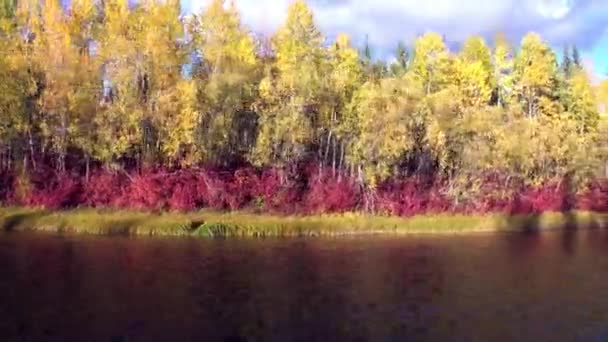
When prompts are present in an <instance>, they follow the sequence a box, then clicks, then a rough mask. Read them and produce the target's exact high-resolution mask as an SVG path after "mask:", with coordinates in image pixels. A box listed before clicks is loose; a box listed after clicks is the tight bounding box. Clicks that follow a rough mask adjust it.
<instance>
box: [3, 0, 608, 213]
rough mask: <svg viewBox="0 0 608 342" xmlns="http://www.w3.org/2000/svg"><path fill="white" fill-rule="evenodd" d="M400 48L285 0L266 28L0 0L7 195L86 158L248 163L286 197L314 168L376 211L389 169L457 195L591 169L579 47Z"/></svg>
mask: <svg viewBox="0 0 608 342" xmlns="http://www.w3.org/2000/svg"><path fill="white" fill-rule="evenodd" d="M396 45H397V47H396V51H395V56H396V60H395V61H393V62H391V63H387V62H384V61H379V62H378V61H373V60H372V58H371V56H370V52H369V50H370V49H369V47H364V48H363V49H361V52H360V51H359V49H357V48H356V47H354V46H352V44H351V42H350V40H349V37H348V36H347V35H343V34H342V35H339V36H338V37H337V38H336V40H335V41H334V42H327V41H326V40H325V39H324V38H323V36H322V34H321V32H320V31H319V29H318V28H317V27H316V26H315V23H314V20H313V14H312V13H311V11H310V9H309V8H308V6H307V5H306V3H305V1H299V0H298V1H295V2H293V4H292V5H291V6H290V7H289V10H288V13H287V18H286V20H285V22H284V23H283V24H282V25H281V27H280V28H279V29H278V31H277V32H275V33H274V34H273V35H272V37H270V38H266V37H260V36H254V35H252V34H251V33H250V32H249V31H247V29H246V28H245V27H244V26H243V25H242V24H241V21H240V18H239V14H238V11H237V9H236V8H235V7H234V6H233V5H227V4H224V1H222V0H214V1H212V2H211V4H210V5H209V6H208V7H207V8H205V9H204V10H203V12H202V13H197V14H195V15H192V16H188V17H181V16H180V5H179V1H178V0H163V1H160V0H143V1H140V2H138V3H137V4H136V5H132V4H131V5H130V4H129V2H128V1H127V0H103V1H95V0H72V1H71V2H70V4H69V6H68V7H67V8H64V7H62V6H61V5H60V3H59V2H58V1H55V0H45V1H39V0H22V1H18V2H17V1H15V0H0V115H1V116H2V117H1V119H0V164H1V165H0V167H1V168H2V170H4V171H3V172H4V173H3V174H5V175H7V176H6V177H5V179H4V182H3V183H4V187H5V188H6V189H5V190H4V191H5V193H6V195H5V197H7V198H9V197H11V196H13V197H19V196H18V193H21V192H23V191H25V190H23V188H25V189H26V190H27V189H30V188H31V186H30V188H28V186H27V183H28V181H24V177H25V178H27V177H28V176H27V175H30V177H34V176H32V175H34V174H38V175H40V174H45V175H46V174H48V170H49V169H53V170H56V173H55V174H56V175H64V174H66V173H70V174H71V175H72V176H74V175H76V176H77V177H82V179H80V180H79V182H81V183H82V184H85V185H86V184H88V183H89V181H90V178H91V177H92V174H93V173H95V172H98V171H96V170H105V171H104V172H106V173H108V172H109V173H113V174H116V175H121V176H117V177H127V178H126V179H131V180H132V178H133V177H134V176H137V175H141V174H142V173H146V172H150V171H149V170H150V169H151V168H154V169H155V170H160V169H162V170H173V172H174V173H175V170H180V169H181V170H194V169H195V168H196V167H200V166H205V167H206V168H209V167H211V166H212V167H214V168H215V169H216V170H218V169H221V170H231V171H234V170H235V169H237V168H241V167H246V166H254V167H255V168H256V170H257V171H256V172H258V175H257V176H256V177H258V179H261V178H259V177H262V176H261V172H262V170H272V172H273V173H272V174H273V175H276V177H278V178H277V179H278V184H279V185H283V184H292V185H293V184H294V182H295V183H297V184H303V185H301V186H300V188H302V189H305V190H302V189H300V190H298V191H300V192H302V191H304V192H306V191H309V192H310V191H312V190H311V189H312V188H311V186H310V184H312V183H311V182H312V179H313V178H314V179H315V180H317V181H319V180H323V182H325V183H326V184H327V189H331V188H332V186H337V187H338V188H340V187H344V188H347V189H348V190H344V189H342V190H340V191H346V192H347V193H348V195H345V196H346V197H348V199H343V200H344V201H346V202H347V203H348V205H344V206H340V205H338V207H339V208H338V209H336V210H342V209H343V210H350V209H353V208H367V209H370V210H374V209H376V208H377V207H378V205H379V202H378V201H379V199H380V197H382V196H380V195H379V194H381V193H384V194H385V198H386V196H388V197H390V196H400V195H398V194H400V193H403V192H399V191H402V190H395V189H397V188H399V189H401V188H402V187H403V186H404V185H403V184H404V183H399V184H401V185H399V186H395V184H397V183H396V182H397V180H403V179H417V182H419V181H420V180H422V179H424V181H423V183H425V184H440V185H437V186H435V185H433V186H432V187H433V189H441V191H440V194H439V195H438V196H442V198H448V199H449V201H450V203H452V204H451V205H460V204H462V203H467V201H469V202H470V201H474V199H475V198H477V197H478V196H479V194H480V193H481V192H487V191H488V189H489V188H491V189H494V190H492V191H493V193H494V194H495V195H496V196H497V197H500V198H504V197H506V198H511V197H512V196H513V194H514V193H517V192H520V190H521V189H524V188H525V189H533V188H539V187H543V186H548V184H552V186H553V185H555V186H556V187H557V188H559V189H562V188H563V186H564V185H563V184H566V183H567V184H568V188H572V189H574V190H573V191H578V190H584V189H585V187H586V186H588V185H590V184H592V183H593V182H595V181H596V180H598V179H599V178H600V177H602V176H603V173H604V170H605V168H604V161H605V155H606V149H605V147H606V146H607V145H606V141H605V138H606V134H605V130H604V127H603V125H602V120H601V117H600V115H599V113H598V111H599V101H598V96H606V95H608V91H603V92H602V91H600V90H601V89H604V90H605V89H607V88H608V87H607V86H606V84H604V86H603V87H598V88H597V89H596V88H595V87H594V86H593V85H592V84H591V82H590V80H589V76H588V75H587V73H586V72H585V70H584V69H583V66H582V63H581V59H580V56H579V54H578V51H577V50H576V48H567V49H565V52H564V57H563V58H562V60H561V63H560V62H558V59H557V57H556V54H555V53H554V51H553V50H552V49H551V48H550V47H549V46H548V45H547V44H546V43H545V42H544V41H543V40H542V39H541V37H539V36H538V35H537V34H534V33H529V34H527V35H526V36H525V37H524V38H523V40H522V41H521V42H520V43H519V44H518V45H517V46H516V45H513V44H511V43H510V42H509V41H507V39H506V38H505V37H504V36H501V35H497V37H496V39H495V40H494V41H493V42H492V43H491V44H488V43H486V42H485V41H484V39H483V38H481V37H477V36H474V37H470V38H469V39H467V40H466V41H465V42H464V43H463V44H462V47H461V48H460V50H459V51H450V50H449V49H448V48H447V47H446V44H445V42H444V41H443V39H442V36H441V35H439V34H436V33H427V34H424V35H422V36H420V37H418V38H417V39H416V40H415V41H414V42H412V44H411V46H412V47H411V49H408V48H407V47H406V45H405V44H402V43H399V44H396ZM602 94H603V95H602ZM306 167H308V168H307V169H306V171H303V170H304V169H305V168H306ZM310 167H314V170H315V171H312V172H311V171H310ZM147 170H148V171H147ZM247 170H249V169H247ZM158 172H160V171H158ZM162 172H165V171H162ZM159 174H162V173H159ZM8 175H11V176H10V177H9V176H8ZM76 176H74V177H76ZM11 177H12V178H11ZM38 177H39V178H40V176H38ZM48 177H50V176H44V177H42V178H40V180H39V183H44V180H45V179H46V180H49V179H50V178H48ZM57 177H59V176H57ZM57 177H55V178H57ZM61 177H63V176H61ZM61 177H59V178H61ZM34 178H35V177H34ZM98 178H99V177H98ZM220 178H221V177H220ZM237 178H238V177H237V176H236V175H235V174H234V172H233V173H232V176H231V178H230V180H229V181H227V182H236V179H237ZM32 179H33V178H32ZM32 179H30V181H29V182H30V183H35V182H34V181H33V180H32ZM61 179H63V178H61ZM201 179H202V180H201ZM206 179H207V178H205V177H203V178H200V177H199V181H200V182H203V183H205V184H206V186H209V184H208V182H207V181H206ZM273 179H274V178H273ZM564 180H566V181H567V182H565V181H564ZM24 182H25V184H26V185H24ZM49 182H50V181H49ZM342 182H344V183H348V185H347V186H343V185H339V184H341V183H342ZM420 182H422V181H420ZM325 183H324V184H325ZM330 184H331V185H330ZM337 184H338V185H337ZM488 184H495V185H498V186H490V187H489V186H487V185H488ZM279 185H277V186H279ZM39 186H42V187H44V186H45V185H39ZM87 186H88V187H91V185H90V184H89V185H87ZM149 186H151V187H154V185H153V184H149ZM156 186H157V187H158V186H159V185H158V184H157V185H156ZM34 187H35V186H34ZM125 187H128V186H127V185H125V186H123V187H122V188H125ZM186 188H188V186H187V184H185V185H184V184H182V185H180V188H179V189H182V190H180V191H186V190H184V189H186ZM415 188H419V189H420V190H419V191H423V189H426V190H428V188H424V187H415ZM52 189H54V188H52ZM290 189H292V190H293V189H299V188H297V187H293V186H292V188H290ZM387 189H388V190H387ZM390 189H393V190H390ZM224 190H226V191H230V190H229V189H224ZM426 190H424V191H426ZM49 191H50V192H49V193H53V192H54V191H55V190H52V191H51V190H49ZM176 191H177V190H176ZM188 191H190V190H188ZM260 191H261V190H260ZM293 191H296V190H293ZM319 191H320V190H319ZM324 191H325V192H323V193H324V194H325V195H323V196H326V195H327V193H326V190H324ZM336 191H338V189H337V188H336ZM383 191H384V192H383ZM391 191H393V192H395V193H396V194H397V195H395V194H392V195H390V196H389V194H390V193H391ZM429 191H430V192H432V191H431V190H428V191H427V195H425V196H428V193H430V192H429ZM433 191H434V190H433ZM568 191H569V190H568ZM47 192H48V191H47ZM93 192H94V191H93V190H90V189H89V193H93ZM296 192H297V191H296ZM351 192H352V193H351ZM11 194H12V195H11ZM15 194H17V195H15ZM258 195H259V194H258ZM258 195H247V196H245V197H246V198H247V199H243V201H244V202H247V201H255V200H256V198H259V199H263V197H264V196H261V195H259V196H258ZM317 195H319V194H317ZM49 196H50V195H49ZM158 196H159V198H163V196H164V197H167V198H168V197H171V196H172V195H171V194H170V193H168V194H164V195H158ZM192 196H194V195H192ZM306 196H307V195H302V194H300V195H299V197H298V196H295V197H293V198H291V199H283V201H287V200H291V201H303V198H305V197H306ZM319 196H321V195H319ZM476 196H477V197H476ZM509 196H511V197H509ZM25 197H27V196H25ZM25 197H24V196H23V195H22V196H21V198H25ZM30 197H31V196H30ZM34 197H35V196H34ZM68 197H69V196H68ZM64 200H65V199H64ZM442 200H443V199H442ZM70 201H71V202H70ZM70 201H68V202H69V203H78V204H80V203H81V202H83V201H84V202H87V200H76V199H72V200H70ZM108 201H110V200H107V201H106V202H108ZM197 201H199V202H197ZM201 201H203V200H202V199H199V200H192V201H191V202H192V205H190V204H189V205H188V208H190V207H192V206H198V205H204V204H201V203H202V202H201ZM22 202H23V201H22ZM25 202H27V203H30V204H36V203H41V202H40V201H38V202H36V200H31V198H30V201H29V202H28V201H25ZM42 202H44V201H42ZM60 202H61V201H60ZM127 202H128V201H127ZM203 202H204V201H203ZM224 202H225V203H224V207H226V206H229V205H227V204H226V203H227V202H226V201H224ZM402 202H403V201H402ZM62 203H63V202H62ZM442 203H443V202H442ZM89 204H92V205H95V203H89ZM106 204H107V203H106ZM152 206H153V205H152ZM242 206H246V203H245V204H241V205H240V207H242ZM237 207H239V206H237ZM441 208H443V207H441ZM325 209H327V208H325ZM421 210H422V209H421ZM389 211H390V210H389Z"/></svg>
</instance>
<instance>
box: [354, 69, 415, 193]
mask: <svg viewBox="0 0 608 342" xmlns="http://www.w3.org/2000/svg"><path fill="white" fill-rule="evenodd" d="M423 96H424V91H423V87H422V86H421V85H419V83H418V82H416V81H414V80H412V79H411V78H385V79H382V80H380V82H379V83H378V82H372V81H369V82H366V83H365V84H364V85H363V86H362V87H361V89H360V90H359V91H357V94H356V96H355V98H354V106H353V108H354V110H355V112H356V115H357V126H356V128H357V132H356V134H357V135H356V137H355V140H354V144H353V147H352V149H351V150H350V151H349V155H348V158H349V160H350V162H351V163H353V164H354V165H357V166H358V167H359V175H360V177H361V178H362V181H365V183H366V184H367V185H368V186H369V187H370V188H372V189H373V188H374V187H376V185H377V184H378V183H379V182H381V181H382V180H385V179H386V178H388V177H389V176H390V175H391V172H392V171H393V167H394V166H395V165H396V163H397V162H398V161H399V160H401V158H403V157H404V155H405V154H406V153H407V152H408V151H410V150H411V149H412V148H413V147H414V146H415V143H416V139H415V136H414V135H413V134H412V128H413V127H414V126H415V124H416V122H415V121H416V115H415V112H416V111H417V110H418V106H419V103H420V100H421V98H422V97H423Z"/></svg>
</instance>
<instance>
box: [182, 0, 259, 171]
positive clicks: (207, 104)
mask: <svg viewBox="0 0 608 342" xmlns="http://www.w3.org/2000/svg"><path fill="white" fill-rule="evenodd" d="M191 28H192V30H191V31H192V34H193V45H194V51H196V52H198V53H199V54H200V62H199V63H198V66H197V68H196V69H195V74H194V77H195V80H196V82H197V85H198V90H199V96H198V97H199V106H200V111H201V120H200V125H199V133H198V135H197V147H198V153H199V158H200V159H201V160H203V161H207V162H214V163H219V162H224V161H230V160H232V159H235V158H239V157H241V156H242V155H245V154H246V153H247V152H249V150H250V148H251V146H252V145H253V144H254V138H255V128H256V127H255V121H256V118H255V116H254V114H253V111H252V110H251V105H252V102H253V100H254V96H255V95H256V90H257V89H256V81H257V79H258V60H257V58H256V45H255V42H254V40H253V38H252V37H251V35H250V34H249V33H248V32H247V31H246V30H245V29H244V28H243V26H242V24H241V21H240V17H239V14H238V11H237V9H236V8H235V6H234V3H232V4H230V6H229V7H226V6H224V1H223V0H214V1H212V2H211V4H210V5H209V7H208V8H207V9H206V10H205V11H204V12H203V13H202V14H201V15H200V17H198V18H195V20H194V21H193V23H192V25H191Z"/></svg>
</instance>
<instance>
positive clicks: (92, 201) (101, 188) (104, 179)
mask: <svg viewBox="0 0 608 342" xmlns="http://www.w3.org/2000/svg"><path fill="white" fill-rule="evenodd" d="M127 182H128V179H127V177H126V176H125V175H122V174H119V173H117V172H112V171H107V170H98V171H96V172H94V173H93V174H92V175H91V177H89V180H88V181H85V182H83V185H82V188H83V191H82V194H81V196H80V203H83V204H84V205H86V206H89V207H94V208H103V207H113V206H115V205H116V204H117V203H116V202H117V200H118V199H119V198H120V195H121V194H122V192H123V189H124V188H125V187H126V186H127V184H128V183H127Z"/></svg>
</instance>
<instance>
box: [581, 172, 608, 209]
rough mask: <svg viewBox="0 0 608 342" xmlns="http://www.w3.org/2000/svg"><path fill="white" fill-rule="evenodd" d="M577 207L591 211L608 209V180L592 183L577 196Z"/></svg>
mask: <svg viewBox="0 0 608 342" xmlns="http://www.w3.org/2000/svg"><path fill="white" fill-rule="evenodd" d="M576 202H577V208H579V209H582V210H590V211H600V212H607V211H608V180H598V181H595V182H593V183H591V184H590V185H589V187H588V189H587V190H586V191H584V192H582V193H580V194H579V195H578V196H577V200H576Z"/></svg>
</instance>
